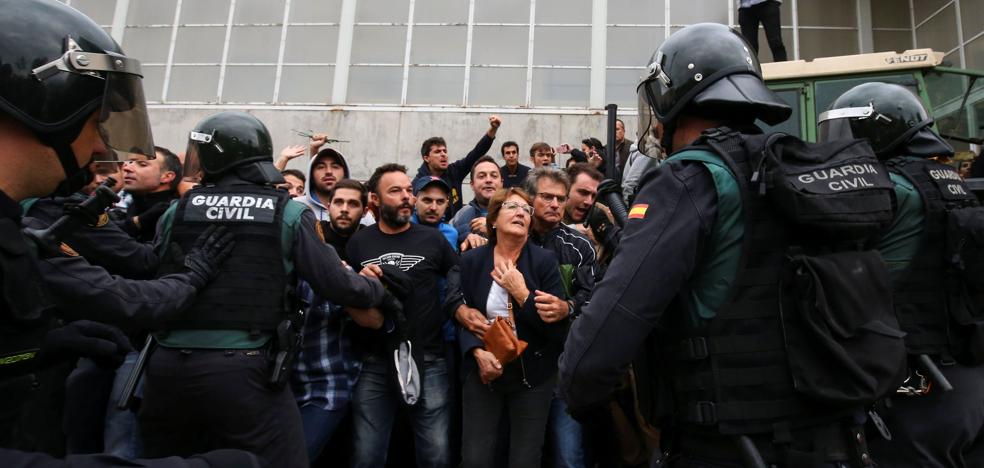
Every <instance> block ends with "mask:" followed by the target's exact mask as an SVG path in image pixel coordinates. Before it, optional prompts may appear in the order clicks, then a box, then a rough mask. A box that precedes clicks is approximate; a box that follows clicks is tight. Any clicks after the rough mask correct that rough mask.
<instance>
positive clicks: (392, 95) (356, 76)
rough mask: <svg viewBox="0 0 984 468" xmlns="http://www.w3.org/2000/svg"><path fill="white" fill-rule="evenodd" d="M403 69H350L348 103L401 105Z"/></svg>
mask: <svg viewBox="0 0 984 468" xmlns="http://www.w3.org/2000/svg"><path fill="white" fill-rule="evenodd" d="M402 85H403V68H400V67H352V68H350V69H349V86H348V102H350V103H354V104H399V103H400V92H401V90H402Z"/></svg>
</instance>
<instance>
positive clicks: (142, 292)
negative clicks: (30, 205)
mask: <svg viewBox="0 0 984 468" xmlns="http://www.w3.org/2000/svg"><path fill="white" fill-rule="evenodd" d="M24 224H25V225H26V226H31V227H43V223H39V222H38V221H37V220H33V219H31V218H25V219H24ZM63 250H66V253H64V254H63V255H60V256H57V257H51V258H45V259H42V260H40V261H38V269H39V271H40V273H41V277H42V278H43V280H42V281H43V284H44V287H45V289H46V291H48V292H49V293H50V295H51V298H52V299H53V300H54V302H55V304H56V305H57V306H58V310H59V314H60V315H61V316H62V317H65V318H68V319H72V320H77V319H88V320H95V321H98V322H105V323H111V324H114V325H119V326H121V327H123V328H129V329H146V328H154V327H155V326H156V325H160V324H161V323H163V321H164V320H165V319H166V318H168V317H170V316H172V315H173V314H176V313H180V312H181V311H182V310H184V309H185V308H186V307H187V306H188V305H189V304H190V303H191V301H192V299H193V298H194V296H195V293H196V289H195V288H194V287H193V286H191V283H190V282H189V279H188V277H187V275H186V274H184V273H176V274H173V275H167V276H164V277H162V278H159V279H156V280H147V281H140V280H129V279H125V278H122V277H119V276H113V275H110V274H109V272H107V271H106V270H105V269H103V268H101V267H98V266H94V265H92V264H90V263H89V262H88V261H87V260H86V259H84V258H82V257H81V256H78V255H77V254H75V253H74V252H73V251H72V250H71V247H70V246H67V245H66V247H65V249H63Z"/></svg>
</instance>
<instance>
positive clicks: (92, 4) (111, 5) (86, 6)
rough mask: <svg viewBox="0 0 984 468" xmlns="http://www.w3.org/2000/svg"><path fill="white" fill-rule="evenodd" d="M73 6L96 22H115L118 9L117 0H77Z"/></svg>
mask: <svg viewBox="0 0 984 468" xmlns="http://www.w3.org/2000/svg"><path fill="white" fill-rule="evenodd" d="M162 3H163V2H162ZM171 3H172V4H173V3H174V2H171ZM172 6H173V5H172ZM72 8H75V9H76V10H79V11H81V12H82V13H85V15H86V16H88V17H89V18H92V21H95V22H96V23H99V24H113V10H115V9H116V0H75V1H73V2H72ZM171 18H174V8H171ZM168 22H170V21H168Z"/></svg>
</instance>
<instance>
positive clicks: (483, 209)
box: [451, 156, 502, 251]
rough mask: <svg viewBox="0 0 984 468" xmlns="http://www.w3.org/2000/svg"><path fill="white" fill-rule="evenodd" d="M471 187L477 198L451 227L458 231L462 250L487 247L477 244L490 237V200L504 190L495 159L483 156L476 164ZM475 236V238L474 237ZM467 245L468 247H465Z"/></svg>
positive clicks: (458, 215) (459, 212)
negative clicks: (487, 226) (496, 193)
mask: <svg viewBox="0 0 984 468" xmlns="http://www.w3.org/2000/svg"><path fill="white" fill-rule="evenodd" d="M471 187H472V191H473V192H475V198H474V199H472V201H471V202H469V203H468V206H465V207H464V208H462V209H461V210H460V211H458V213H457V214H455V215H454V219H452V220H451V225H452V226H454V228H455V230H457V231H458V239H461V240H462V242H463V244H462V248H461V250H462V251H464V250H468V249H469V248H473V247H478V246H479V245H485V242H480V243H477V242H476V241H479V240H480V239H475V237H477V236H481V237H482V239H485V238H487V237H488V234H489V233H488V232H486V231H487V229H486V227H485V215H486V214H487V213H488V211H489V200H490V199H491V198H492V195H495V192H497V191H498V190H499V189H501V188H502V175H501V173H500V172H499V167H498V165H496V163H495V159H492V157H491V156H482V157H481V158H479V159H478V161H476V162H475V165H474V166H472V170H471ZM473 235H475V236H473ZM465 244H467V245H465Z"/></svg>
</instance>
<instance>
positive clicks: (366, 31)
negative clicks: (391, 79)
mask: <svg viewBox="0 0 984 468" xmlns="http://www.w3.org/2000/svg"><path fill="white" fill-rule="evenodd" d="M406 43H407V27H406V26H356V27H355V32H354V33H353V38H352V63H401V64H402V63H403V54H404V51H405V47H406Z"/></svg>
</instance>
